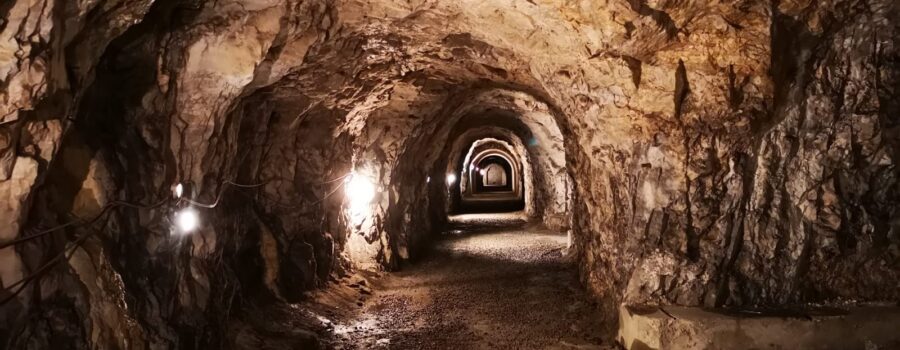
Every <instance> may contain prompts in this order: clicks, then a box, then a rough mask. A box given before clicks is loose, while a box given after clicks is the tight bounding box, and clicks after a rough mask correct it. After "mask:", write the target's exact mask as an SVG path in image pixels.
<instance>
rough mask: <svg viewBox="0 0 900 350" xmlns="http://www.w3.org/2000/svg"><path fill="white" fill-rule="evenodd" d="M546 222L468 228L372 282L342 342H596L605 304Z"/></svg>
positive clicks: (543, 345)
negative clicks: (595, 298) (593, 296)
mask: <svg viewBox="0 0 900 350" xmlns="http://www.w3.org/2000/svg"><path fill="white" fill-rule="evenodd" d="M565 244H566V238H565V236H561V235H557V234H550V233H547V232H539V231H536V230H522V229H517V230H503V229H495V230H494V231H493V232H482V233H477V234H462V235H457V236H454V237H452V238H448V239H446V240H444V241H442V242H440V243H439V244H438V245H437V246H436V248H435V250H434V251H433V252H432V253H431V254H430V257H429V258H428V259H427V260H425V261H422V262H420V263H418V264H416V265H415V266H412V267H410V268H407V269H405V270H404V271H402V272H399V273H394V274H388V275H386V276H385V277H384V278H381V279H379V280H378V281H377V282H376V283H374V285H373V286H372V289H373V295H372V297H370V298H368V299H367V300H366V302H365V303H363V304H362V307H361V308H360V311H359V312H358V314H357V315H356V316H355V317H352V319H349V320H346V321H344V322H340V323H338V324H335V325H334V329H333V331H334V334H335V337H336V339H335V340H334V342H333V343H332V344H331V346H333V347H335V348H338V349H370V348H390V349H498V348H499V349H596V348H600V346H599V345H598V344H599V342H600V340H599V338H597V337H596V336H595V335H596V334H597V331H596V330H597V329H599V325H598V324H596V320H597V319H599V317H598V315H597V314H596V311H595V310H596V308H595V307H594V306H593V305H592V304H590V302H589V299H588V298H587V296H586V295H585V292H584V291H583V289H582V288H581V286H580V284H579V283H578V281H577V276H576V272H575V269H574V267H573V266H572V265H571V264H570V263H569V262H566V261H565V260H566V259H565V258H564V257H563V254H562V251H563V249H564V248H565Z"/></svg>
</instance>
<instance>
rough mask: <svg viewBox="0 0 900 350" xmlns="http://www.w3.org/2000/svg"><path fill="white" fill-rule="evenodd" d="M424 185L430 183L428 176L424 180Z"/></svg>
mask: <svg viewBox="0 0 900 350" xmlns="http://www.w3.org/2000/svg"><path fill="white" fill-rule="evenodd" d="M425 183H427V184H430V183H431V176H428V177H426V178H425Z"/></svg>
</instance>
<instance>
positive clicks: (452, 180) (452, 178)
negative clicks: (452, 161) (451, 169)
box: [447, 174, 456, 185]
mask: <svg viewBox="0 0 900 350" xmlns="http://www.w3.org/2000/svg"><path fill="white" fill-rule="evenodd" d="M455 182H456V175H453V174H447V184H448V185H452V184H453V183H455Z"/></svg>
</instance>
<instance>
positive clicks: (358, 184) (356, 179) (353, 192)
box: [344, 174, 375, 222]
mask: <svg viewBox="0 0 900 350" xmlns="http://www.w3.org/2000/svg"><path fill="white" fill-rule="evenodd" d="M344 194H345V195H346V196H347V199H349V200H350V216H351V218H353V221H355V222H359V221H361V219H363V218H365V216H367V215H368V214H369V204H370V203H371V202H372V198H375V184H374V183H372V180H369V178H368V177H366V176H360V175H358V174H353V175H351V177H350V181H348V182H347V184H346V186H345V187H344Z"/></svg>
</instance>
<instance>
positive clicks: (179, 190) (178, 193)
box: [175, 184, 184, 198]
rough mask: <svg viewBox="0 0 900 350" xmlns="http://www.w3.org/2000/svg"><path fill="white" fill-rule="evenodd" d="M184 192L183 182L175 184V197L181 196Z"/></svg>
mask: <svg viewBox="0 0 900 350" xmlns="http://www.w3.org/2000/svg"><path fill="white" fill-rule="evenodd" d="M183 194H184V186H182V185H181V184H177V185H175V198H181V195H183Z"/></svg>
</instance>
